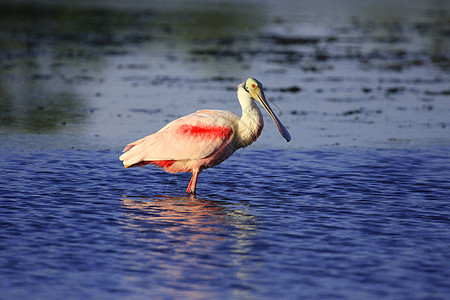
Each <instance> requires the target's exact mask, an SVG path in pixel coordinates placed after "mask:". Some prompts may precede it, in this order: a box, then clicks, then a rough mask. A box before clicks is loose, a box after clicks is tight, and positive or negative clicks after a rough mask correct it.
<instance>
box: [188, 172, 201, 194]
mask: <svg viewBox="0 0 450 300" xmlns="http://www.w3.org/2000/svg"><path fill="white" fill-rule="evenodd" d="M198 173H200V172H199V170H193V171H192V177H191V181H190V182H189V185H188V187H187V189H186V193H188V194H192V195H195V187H196V185H197V177H198Z"/></svg>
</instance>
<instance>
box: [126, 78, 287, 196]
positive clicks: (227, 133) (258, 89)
mask: <svg viewBox="0 0 450 300" xmlns="http://www.w3.org/2000/svg"><path fill="white" fill-rule="evenodd" d="M237 97H238V100H239V103H240V104H241V108H242V116H241V117H240V118H239V117H238V116H237V115H235V114H234V113H232V112H229V111H226V110H199V111H197V112H195V113H193V114H190V115H188V116H184V117H181V118H179V119H177V120H174V121H172V122H170V123H169V124H167V125H166V126H164V127H163V128H162V129H161V130H159V131H158V132H156V133H154V134H151V135H149V136H146V137H144V138H142V139H140V140H137V141H135V142H133V143H130V144H128V145H127V146H126V147H125V149H124V150H123V152H124V153H123V154H122V155H121V156H120V158H119V159H120V160H121V161H123V164H124V166H125V167H126V168H129V167H141V166H145V165H147V164H154V165H157V166H159V167H161V168H162V169H164V170H165V171H166V172H169V173H178V172H191V173H192V177H191V181H190V182H189V186H188V187H187V189H186V193H188V194H193V195H195V191H196V186H197V178H198V174H199V173H200V172H201V171H203V170H204V169H207V168H211V167H213V166H215V165H218V164H220V163H221V162H223V161H224V160H226V159H227V158H228V157H230V156H231V154H233V153H234V151H236V150H237V149H239V148H244V147H247V146H248V145H250V144H252V143H253V142H254V141H256V139H257V138H258V137H259V135H260V134H261V131H262V129H263V126H264V122H263V117H262V114H261V111H260V110H259V108H258V106H257V105H256V103H255V101H254V100H256V101H258V102H259V103H261V105H262V106H263V107H264V108H265V109H266V110H267V112H268V113H269V114H270V116H271V117H272V118H273V120H274V121H275V124H276V125H277V126H278V130H279V131H280V133H281V135H282V136H283V137H284V138H285V139H286V141H288V142H289V141H290V140H291V136H290V134H289V132H288V131H287V129H286V128H285V127H284V126H283V124H281V122H280V120H278V118H277V117H276V116H275V114H274V113H273V111H272V109H271V108H270V106H269V104H268V103H267V100H266V97H265V95H264V91H263V87H262V84H261V83H260V82H259V81H258V80H256V79H254V78H249V79H247V80H246V81H245V82H243V83H241V84H240V85H238V87H237Z"/></svg>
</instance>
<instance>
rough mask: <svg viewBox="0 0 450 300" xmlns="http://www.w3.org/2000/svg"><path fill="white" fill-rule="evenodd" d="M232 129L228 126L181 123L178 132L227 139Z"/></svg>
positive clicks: (207, 137)
mask: <svg viewBox="0 0 450 300" xmlns="http://www.w3.org/2000/svg"><path fill="white" fill-rule="evenodd" d="M231 132H232V129H231V128H230V127H227V126H208V125H203V126H194V125H188V124H185V125H181V126H180V127H179V128H178V133H180V134H182V135H188V136H192V137H195V138H202V139H214V138H215V139H226V138H228V137H229V136H230V135H231Z"/></svg>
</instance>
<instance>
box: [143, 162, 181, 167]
mask: <svg viewBox="0 0 450 300" xmlns="http://www.w3.org/2000/svg"><path fill="white" fill-rule="evenodd" d="M174 162H175V161H174V160H154V161H149V162H147V163H150V164H152V165H157V166H158V167H160V168H168V167H170V166H171V165H173V163H174Z"/></svg>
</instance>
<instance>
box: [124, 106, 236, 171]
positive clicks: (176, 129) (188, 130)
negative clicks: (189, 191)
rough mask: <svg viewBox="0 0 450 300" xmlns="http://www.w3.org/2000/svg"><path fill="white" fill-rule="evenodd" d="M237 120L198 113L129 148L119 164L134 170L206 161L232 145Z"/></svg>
mask: <svg viewBox="0 0 450 300" xmlns="http://www.w3.org/2000/svg"><path fill="white" fill-rule="evenodd" d="M236 118H238V117H237V116H236V115H234V114H232V113H230V112H225V111H210V110H203V111H198V112H196V113H193V114H191V115H188V116H185V117H182V118H179V119H177V120H175V121H172V122H171V123H169V124H167V125H166V126H165V127H163V128H162V129H161V130H159V131H158V132H156V133H154V134H151V135H149V136H146V137H144V138H142V139H140V140H137V141H135V142H133V143H131V144H129V145H127V147H125V149H124V152H125V153H123V154H122V155H121V156H120V160H123V163H124V165H125V166H131V165H134V164H137V163H139V162H141V161H163V160H186V159H201V158H205V157H207V156H209V155H211V154H213V153H214V152H215V151H216V150H217V149H219V148H221V147H223V146H224V145H225V144H227V143H230V141H231V140H232V138H233V135H234V132H235V128H234V121H236Z"/></svg>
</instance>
